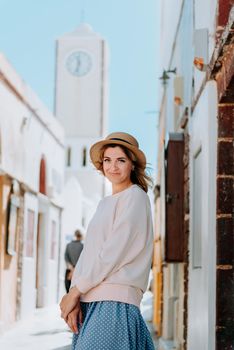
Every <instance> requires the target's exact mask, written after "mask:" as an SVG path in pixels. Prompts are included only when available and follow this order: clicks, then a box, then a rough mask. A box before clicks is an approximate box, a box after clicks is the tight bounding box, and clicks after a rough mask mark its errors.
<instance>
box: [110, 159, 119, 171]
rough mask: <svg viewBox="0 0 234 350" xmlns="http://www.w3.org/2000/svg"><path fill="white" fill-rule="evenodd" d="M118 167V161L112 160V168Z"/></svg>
mask: <svg viewBox="0 0 234 350" xmlns="http://www.w3.org/2000/svg"><path fill="white" fill-rule="evenodd" d="M117 167H118V163H117V162H116V161H114V162H112V164H111V168H113V169H116V168H117Z"/></svg>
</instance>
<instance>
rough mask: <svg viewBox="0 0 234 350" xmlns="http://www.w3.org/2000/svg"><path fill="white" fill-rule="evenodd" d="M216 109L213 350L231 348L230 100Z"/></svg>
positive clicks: (233, 118)
mask: <svg viewBox="0 0 234 350" xmlns="http://www.w3.org/2000/svg"><path fill="white" fill-rule="evenodd" d="M232 88H233V89H234V84H233V87H232ZM218 111H219V113H218V144H217V147H218V160H217V292H216V298H217V302H216V305H217V310H216V350H231V349H234V331H233V330H234V252H233V251H234V249H233V247H234V220H233V214H234V137H233V136H234V100H233V103H230V102H229V103H222V102H221V103H220V104H219V108H218Z"/></svg>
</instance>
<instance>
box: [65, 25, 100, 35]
mask: <svg viewBox="0 0 234 350" xmlns="http://www.w3.org/2000/svg"><path fill="white" fill-rule="evenodd" d="M68 36H69V37H71V36H81V37H94V36H95V37H100V35H99V34H98V33H95V32H94V30H93V28H92V27H91V25H90V24H88V23H82V24H80V25H79V27H77V28H76V29H75V30H74V31H73V32H70V33H66V34H64V35H63V36H62V37H68Z"/></svg>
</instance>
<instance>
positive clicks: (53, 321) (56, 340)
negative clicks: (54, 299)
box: [0, 305, 72, 350]
mask: <svg viewBox="0 0 234 350" xmlns="http://www.w3.org/2000/svg"><path fill="white" fill-rule="evenodd" d="M71 339H72V333H71V332H70V331H69V330H68V328H67V326H66V324H65V323H64V322H63V320H62V319H61V318H60V314H59V309H58V306H57V305H55V306H53V307H50V308H43V309H37V310H36V312H35V314H34V316H33V317H30V318H29V319H27V320H25V321H20V322H18V323H17V324H16V325H15V326H14V328H12V329H11V330H10V331H8V332H6V333H5V334H4V335H2V336H1V337H0V349H1V350H29V349H30V350H32V349H33V350H55V349H56V350H65V349H66V350H67V349H69V348H70V344H71Z"/></svg>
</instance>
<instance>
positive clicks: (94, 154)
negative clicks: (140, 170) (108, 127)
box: [90, 132, 146, 169]
mask: <svg viewBox="0 0 234 350" xmlns="http://www.w3.org/2000/svg"><path fill="white" fill-rule="evenodd" d="M113 144H114V145H120V146H124V147H125V148H127V149H129V150H130V151H132V153H133V154H134V155H135V157H136V161H137V162H138V163H139V164H141V165H142V166H143V167H144V168H145V166H146V158H145V155H144V153H143V152H142V151H141V150H140V149H139V144H138V142H137V140H136V139H135V137H133V136H132V135H129V134H127V133H125V132H113V133H112V134H110V135H108V136H107V137H106V138H105V139H104V140H102V141H99V142H96V143H95V144H94V145H92V147H91V148H90V158H91V160H92V162H93V164H94V166H95V167H96V168H97V169H99V167H100V162H101V161H102V159H100V152H101V149H102V147H103V146H105V145H113Z"/></svg>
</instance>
